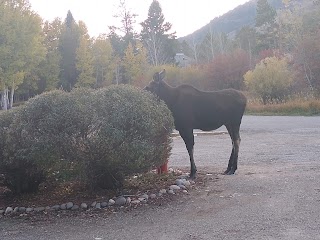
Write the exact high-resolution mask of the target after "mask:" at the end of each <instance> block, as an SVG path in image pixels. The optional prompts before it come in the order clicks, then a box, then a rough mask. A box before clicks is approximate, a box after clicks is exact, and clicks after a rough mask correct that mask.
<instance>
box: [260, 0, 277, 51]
mask: <svg viewBox="0 0 320 240" xmlns="http://www.w3.org/2000/svg"><path fill="white" fill-rule="evenodd" d="M276 16H277V13H276V11H275V10H274V9H273V8H272V7H271V5H270V4H269V3H268V0H258V2H257V16H256V23H255V26H256V29H257V46H256V51H257V53H259V52H261V51H262V50H266V49H276V48H278V30H279V27H278V24H277V22H276Z"/></svg>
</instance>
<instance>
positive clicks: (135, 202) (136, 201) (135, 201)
mask: <svg viewBox="0 0 320 240" xmlns="http://www.w3.org/2000/svg"><path fill="white" fill-rule="evenodd" d="M131 203H132V204H139V203H140V201H139V200H133V201H131Z"/></svg>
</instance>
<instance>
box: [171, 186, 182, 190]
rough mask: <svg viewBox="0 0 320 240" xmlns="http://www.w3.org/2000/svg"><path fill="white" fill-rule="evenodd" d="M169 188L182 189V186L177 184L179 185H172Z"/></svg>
mask: <svg viewBox="0 0 320 240" xmlns="http://www.w3.org/2000/svg"><path fill="white" fill-rule="evenodd" d="M169 189H170V190H180V189H181V188H180V187H179V186H177V185H171V186H170V187H169Z"/></svg>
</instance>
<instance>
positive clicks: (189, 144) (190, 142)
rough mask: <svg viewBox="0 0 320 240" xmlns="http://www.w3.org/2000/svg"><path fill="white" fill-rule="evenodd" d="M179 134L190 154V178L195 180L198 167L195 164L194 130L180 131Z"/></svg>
mask: <svg viewBox="0 0 320 240" xmlns="http://www.w3.org/2000/svg"><path fill="white" fill-rule="evenodd" d="M179 133H180V136H181V137H182V139H183V141H184V143H185V144H186V148H187V150H188V153H189V157H190V165H191V170H190V178H192V179H193V178H195V176H196V172H197V167H196V164H195V163H194V158H193V146H194V136H193V130H192V129H186V130H185V129H184V130H179Z"/></svg>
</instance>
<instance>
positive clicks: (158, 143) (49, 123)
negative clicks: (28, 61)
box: [0, 86, 173, 193]
mask: <svg viewBox="0 0 320 240" xmlns="http://www.w3.org/2000/svg"><path fill="white" fill-rule="evenodd" d="M10 116H11V117H10ZM12 118H13V117H12V114H11V115H10V113H9V112H8V113H5V114H1V116H0V123H1V127H0V137H1V139H5V140H1V142H0V154H1V157H2V158H1V160H0V166H1V167H2V169H5V170H4V171H3V172H4V174H5V179H6V184H7V186H8V187H9V188H10V189H11V190H12V191H13V192H17V193H22V192H33V191H36V190H37V189H38V186H39V184H40V183H41V182H43V181H44V180H45V179H46V178H47V177H48V176H49V177H50V176H54V177H55V178H56V179H60V180H71V179H72V180H78V181H81V182H83V183H86V184H89V185H90V186H92V187H102V188H111V187H120V186H121V185H122V181H123V178H124V176H126V175H130V174H133V173H141V172H144V171H147V170H149V169H150V168H151V167H153V166H159V165H161V164H162V163H163V162H164V161H166V160H167V158H168V155H169V152H170V138H169V134H170V132H171V130H172V127H173V120H172V116H171V113H170V111H169V110H168V108H167V107H166V105H165V104H164V103H163V102H158V101H156V100H155V98H154V97H153V96H152V95H150V94H149V93H146V92H144V91H142V90H138V89H136V88H134V87H130V86H112V87H109V88H106V89H101V90H98V91H90V90H85V89H76V90H74V91H72V92H71V93H66V92H63V91H52V92H49V93H45V94H42V95H39V96H37V97H35V98H33V99H31V100H30V101H28V102H27V103H26V104H25V105H24V106H22V107H20V108H19V109H18V110H16V111H15V114H14V119H13V120H12ZM2 122H3V124H2ZM2 136H4V137H3V138H2Z"/></svg>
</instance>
